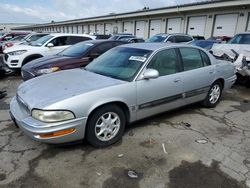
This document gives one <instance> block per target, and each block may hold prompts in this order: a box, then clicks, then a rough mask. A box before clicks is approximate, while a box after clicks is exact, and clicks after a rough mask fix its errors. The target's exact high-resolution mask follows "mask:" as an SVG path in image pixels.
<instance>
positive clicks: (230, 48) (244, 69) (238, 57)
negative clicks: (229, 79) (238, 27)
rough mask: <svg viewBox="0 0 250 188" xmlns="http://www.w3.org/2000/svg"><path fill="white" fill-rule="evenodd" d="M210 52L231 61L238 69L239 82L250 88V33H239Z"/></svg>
mask: <svg viewBox="0 0 250 188" xmlns="http://www.w3.org/2000/svg"><path fill="white" fill-rule="evenodd" d="M210 52H211V53H212V54H213V55H214V56H215V57H216V58H217V59H224V60H227V61H230V62H231V63H232V64H233V65H234V66H235V67H236V69H237V72H238V82H239V83H242V84H244V85H246V86H247V87H249V86H250V32H244V33H239V34H237V35H235V36H234V37H233V38H232V39H231V40H230V41H228V43H226V44H215V45H213V47H212V48H211V50H210Z"/></svg>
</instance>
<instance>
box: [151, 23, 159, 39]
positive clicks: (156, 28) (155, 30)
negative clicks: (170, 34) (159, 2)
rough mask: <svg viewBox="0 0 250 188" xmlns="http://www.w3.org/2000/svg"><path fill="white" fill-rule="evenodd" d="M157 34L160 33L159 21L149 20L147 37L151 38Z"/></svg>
mask: <svg viewBox="0 0 250 188" xmlns="http://www.w3.org/2000/svg"><path fill="white" fill-rule="evenodd" d="M159 33H161V20H151V21H150V32H149V37H152V36H154V35H156V34H159Z"/></svg>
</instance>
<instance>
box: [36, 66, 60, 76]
mask: <svg viewBox="0 0 250 188" xmlns="http://www.w3.org/2000/svg"><path fill="white" fill-rule="evenodd" d="M58 70H60V68H59V67H52V68H47V69H40V70H38V71H36V73H37V74H39V75H40V74H49V73H52V72H56V71H58Z"/></svg>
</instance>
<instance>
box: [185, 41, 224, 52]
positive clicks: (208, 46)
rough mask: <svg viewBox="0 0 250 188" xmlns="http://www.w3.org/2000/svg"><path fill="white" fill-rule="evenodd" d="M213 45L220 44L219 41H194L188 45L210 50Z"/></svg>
mask: <svg viewBox="0 0 250 188" xmlns="http://www.w3.org/2000/svg"><path fill="white" fill-rule="evenodd" d="M215 43H216V44H218V43H220V41H216V40H194V41H192V42H190V43H189V44H192V45H194V46H199V47H201V48H204V49H207V50H210V49H211V48H212V46H213V45H214V44H215Z"/></svg>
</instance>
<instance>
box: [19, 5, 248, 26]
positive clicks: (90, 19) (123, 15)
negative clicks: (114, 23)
mask: <svg viewBox="0 0 250 188" xmlns="http://www.w3.org/2000/svg"><path fill="white" fill-rule="evenodd" d="M227 2H230V3H231V2H232V3H234V6H236V5H239V6H240V5H250V1H249V0H209V1H201V2H195V3H187V4H181V5H175V6H168V7H161V8H154V9H146V10H137V11H131V12H125V13H114V14H108V15H102V16H96V17H86V18H80V19H72V20H65V21H58V22H50V23H44V24H35V25H29V26H24V27H16V29H18V28H31V27H34V28H35V27H46V26H57V25H63V24H71V23H81V22H93V21H98V19H99V20H109V19H110V20H112V19H120V18H128V17H129V16H133V14H139V15H135V16H143V15H151V14H154V13H156V12H157V11H165V10H166V12H161V13H158V14H163V13H168V12H167V11H168V10H169V11H170V10H172V9H174V12H178V11H181V8H190V9H192V8H193V9H195V8H196V7H198V6H202V5H216V4H219V3H227ZM236 2H237V3H236ZM240 2H241V3H240ZM232 3H231V4H232ZM201 8H202V7H201ZM207 8H208V7H207ZM210 8H211V7H210ZM213 8H216V7H213ZM203 9H204V8H203ZM142 14H143V15H142Z"/></svg>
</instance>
